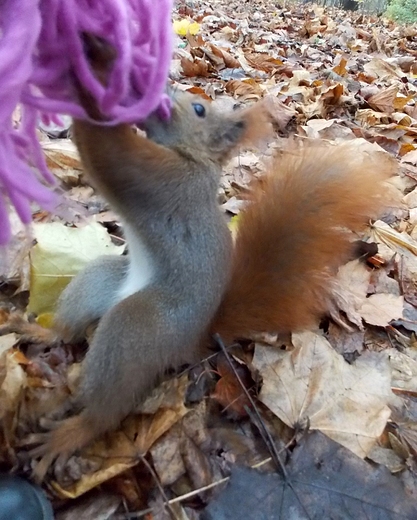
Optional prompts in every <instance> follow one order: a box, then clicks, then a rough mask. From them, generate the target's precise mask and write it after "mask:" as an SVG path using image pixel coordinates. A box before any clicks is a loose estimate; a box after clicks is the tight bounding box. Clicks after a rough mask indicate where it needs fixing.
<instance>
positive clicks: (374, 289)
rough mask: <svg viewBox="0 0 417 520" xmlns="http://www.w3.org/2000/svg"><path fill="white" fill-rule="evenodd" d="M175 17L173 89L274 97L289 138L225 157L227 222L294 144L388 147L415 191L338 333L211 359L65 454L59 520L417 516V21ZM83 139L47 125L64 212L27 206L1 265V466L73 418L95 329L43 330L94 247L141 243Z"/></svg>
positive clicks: (346, 289) (240, 7) (234, 8)
mask: <svg viewBox="0 0 417 520" xmlns="http://www.w3.org/2000/svg"><path fill="white" fill-rule="evenodd" d="M174 18H175V20H176V22H177V23H176V24H175V30H176V31H177V33H178V36H177V41H176V51H175V55H174V60H173V62H172V67H171V78H172V81H173V83H174V87H175V88H178V89H183V90H190V91H191V92H194V93H196V94H200V95H203V96H205V97H207V98H210V99H216V101H217V102H219V103H225V104H227V103H228V104H230V105H233V104H235V105H245V104H247V103H251V102H253V101H257V100H260V99H264V101H265V102H266V103H267V104H268V107H269V110H270V112H271V115H272V117H273V120H274V124H275V129H276V139H275V140H274V142H273V143H272V144H270V145H269V146H266V147H264V149H262V150H252V151H248V152H242V153H241V154H240V155H239V157H238V158H237V159H235V160H233V161H232V162H231V163H230V164H229V165H228V166H227V168H226V169H225V173H224V176H223V178H222V183H221V188H220V190H219V200H220V203H221V205H222V207H223V209H224V211H225V215H226V216H227V217H228V218H231V217H232V216H234V215H238V213H239V211H240V210H241V208H242V207H243V206H244V204H245V195H246V193H247V191H248V190H249V189H250V184H251V182H252V181H253V179H255V178H259V177H260V176H261V175H262V171H263V169H264V167H265V165H267V164H268V159H269V158H270V157H271V156H272V155H273V154H276V153H285V150H286V144H287V143H288V138H292V139H295V140H306V139H321V140H324V141H326V142H328V143H329V144H332V143H337V142H340V141H347V140H349V141H351V142H352V146H353V148H352V150H357V149H358V147H360V148H362V149H364V150H367V151H369V153H384V154H386V158H387V161H388V160H393V161H396V163H397V167H398V168H397V170H398V175H397V176H396V177H395V179H393V181H392V186H391V189H392V190H393V192H395V193H396V194H400V197H401V199H402V204H401V205H399V206H398V207H393V208H392V210H391V211H390V212H388V213H387V214H386V215H385V216H384V218H383V220H381V221H378V222H376V223H374V224H373V225H372V226H371V227H370V228H369V230H368V234H367V236H366V237H363V238H365V239H366V240H367V241H368V242H370V243H372V242H374V243H376V244H377V245H378V251H377V253H376V250H375V251H372V247H373V246H369V251H368V254H366V255H365V256H364V257H363V258H362V259H361V260H353V261H351V262H349V263H348V264H346V265H345V266H343V267H342V268H341V269H340V272H339V275H338V286H337V291H336V293H335V296H336V299H337V302H338V307H339V308H338V311H335V312H334V313H333V315H332V316H331V318H329V319H327V320H325V321H324V322H323V323H322V324H321V328H320V329H318V330H317V331H316V332H309V333H304V334H298V335H294V336H293V337H292V338H281V337H280V338H277V337H271V336H260V337H257V338H248V341H246V342H242V344H240V345H237V346H235V347H233V348H232V349H230V350H229V351H228V355H226V353H222V352H220V353H219V354H217V355H215V354H213V355H212V356H211V357H210V358H208V359H207V360H205V361H204V362H203V363H201V364H200V365H198V366H196V367H191V368H188V369H187V370H185V371H184V372H183V373H182V374H180V375H177V376H175V377H174V376H171V377H170V378H168V380H167V381H166V382H165V383H164V384H163V385H162V386H161V387H159V388H158V389H156V390H155V392H154V393H153V395H152V396H150V398H149V399H148V401H147V402H146V403H145V405H144V406H143V408H142V410H138V411H137V412H138V413H135V414H132V415H131V416H130V417H129V418H127V419H126V421H125V422H124V423H123V425H122V427H121V428H120V430H119V431H117V432H115V433H113V434H111V435H108V436H107V437H105V438H103V439H101V440H99V441H98V442H96V443H95V444H94V445H92V446H90V447H88V448H87V449H86V450H84V451H83V452H81V453H80V454H77V455H76V456H74V457H71V459H69V460H68V461H64V462H63V461H61V462H60V463H57V464H56V465H55V466H54V467H53V468H52V469H51V471H50V472H49V473H48V474H47V476H46V479H45V481H44V483H43V487H44V489H45V491H46V492H47V493H48V495H49V497H50V498H51V500H52V502H53V505H54V508H55V511H56V517H57V518H58V519H61V520H63V519H71V518H103V519H105V518H120V519H122V518H143V517H145V516H146V515H148V516H147V518H155V519H163V518H181V519H185V518H188V519H197V518H201V519H203V518H206V519H216V520H221V519H222V518H229V519H234V518H236V519H237V518H239V519H240V518H253V519H258V518H259V519H261V518H271V519H272V518H274V519H275V518H277V519H278V518H279V519H289V518H306V519H307V518H308V519H312V518H333V519H339V518H340V519H347V518H353V517H355V518H358V519H361V518H366V519H370V518H372V519H391V518H392V519H396V518H410V519H411V518H417V506H416V499H415V497H416V494H417V487H416V483H417V480H416V471H417V467H416V450H417V403H416V397H417V348H416V345H417V343H416V337H415V333H416V330H417V309H416V305H417V291H416V280H417V241H416V238H417V104H416V98H417V40H416V38H417V28H416V27H412V26H408V27H400V26H397V25H395V24H394V23H391V22H388V21H386V20H384V19H378V18H373V17H370V16H364V15H362V14H359V13H356V14H352V13H348V12H343V11H340V10H324V9H322V8H320V7H317V6H314V5H313V4H307V5H304V6H300V5H297V4H292V3H287V5H286V6H285V7H281V6H279V5H278V3H277V2H273V1H269V0H265V1H255V0H253V1H251V2H234V1H232V2H226V1H225V0H220V1H212V2H208V1H206V2H205V1H202V0H195V1H188V2H183V1H180V2H177V5H176V9H175V13H174ZM17 117H18V115H17ZM67 133H68V132H65V131H64V132H62V131H61V130H57V129H56V128H45V127H42V128H40V129H39V135H40V139H41V142H42V143H43V146H44V150H45V154H46V156H47V159H48V164H49V166H50V168H51V169H52V170H53V172H54V173H55V174H56V175H57V177H58V178H59V179H60V181H61V183H62V186H63V191H64V195H63V196H64V200H63V204H62V207H61V211H60V214H59V216H51V215H49V214H47V213H45V212H41V211H39V212H37V213H35V215H34V219H35V224H34V227H33V233H32V235H30V234H28V233H27V231H25V230H23V229H22V228H21V227H19V223H18V221H17V219H13V223H14V228H15V234H14V239H13V241H12V243H11V244H10V247H9V248H8V251H7V255H3V256H2V257H1V258H0V261H1V263H0V266H1V273H2V280H3V283H2V286H1V291H0V332H1V334H2V335H1V337H0V417H1V430H0V436H1V440H2V442H1V444H0V446H1V448H0V461H1V465H2V469H3V470H6V471H17V472H19V473H20V474H24V475H26V476H28V477H29V478H30V475H31V474H32V472H33V470H34V468H35V466H36V461H34V460H31V458H30V457H29V455H28V451H27V444H26V443H27V442H28V440H30V436H31V434H33V433H36V432H38V431H39V430H40V429H41V428H42V424H44V422H45V420H46V419H55V418H59V417H60V416H62V415H63V414H64V413H65V412H66V403H67V399H68V396H70V395H71V394H72V393H73V392H74V391H75V389H76V388H77V384H78V378H79V368H80V364H81V362H82V358H83V355H84V353H85V349H86V348H87V345H88V339H89V338H87V340H86V343H85V344H83V345H65V344H62V343H60V342H58V340H57V338H56V337H55V336H54V333H53V332H52V331H51V330H50V329H48V328H45V327H48V326H49V325H50V323H51V319H52V317H53V304H54V301H55V300H56V297H57V296H58V294H59V292H60V291H61V290H62V287H63V286H64V285H65V284H66V283H67V282H68V280H70V279H71V277H72V276H73V275H74V272H75V271H76V270H77V269H79V268H82V267H83V266H84V265H85V264H86V263H87V262H88V261H89V260H91V259H92V258H93V257H94V256H98V255H100V254H106V253H113V254H114V253H119V254H122V253H123V250H124V241H123V238H122V233H121V228H120V225H119V223H118V219H117V215H115V214H114V213H113V212H112V210H111V208H109V207H108V206H107V204H106V203H105V202H104V201H103V200H102V199H101V198H100V196H98V195H97V194H95V193H94V191H93V190H92V189H91V188H90V187H89V186H88V185H87V184H86V182H85V180H84V175H83V171H82V166H81V165H80V162H79V159H78V155H77V152H76V150H75V147H74V146H73V144H72V142H71V140H70V138H69V137H68V136H67ZM353 153H354V152H353ZM68 224H70V225H71V226H72V227H71V228H68ZM237 224H238V219H237ZM234 225H235V223H234V222H233V220H232V222H231V227H232V229H233V226H234ZM33 238H36V240H37V244H36V245H33ZM69 253H70V254H69ZM306 261H308V259H306ZM300 297H302V295H300ZM28 304H29V307H27V305H28ZM35 317H36V320H35ZM91 333H93V331H91ZM115 348H117V345H116V346H115ZM109 391H111V389H109ZM230 476H231V478H230V480H229V477H230ZM219 493H220V494H219ZM168 502H169V505H167V503H168Z"/></svg>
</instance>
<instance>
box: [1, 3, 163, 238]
mask: <svg viewBox="0 0 417 520" xmlns="http://www.w3.org/2000/svg"><path fill="white" fill-rule="evenodd" d="M171 4H172V0H157V1H155V0H2V1H0V244H4V243H6V242H7V241H8V240H9V238H10V224H9V220H8V201H10V202H11V203H12V204H13V206H14V207H15V209H16V212H17V213H18V215H19V217H20V218H21V220H22V222H24V223H25V224H28V223H30V221H31V216H32V211H31V202H36V203H38V204H39V205H41V206H42V207H44V208H46V209H52V208H53V207H54V205H55V204H56V195H55V194H54V193H53V191H52V190H51V189H49V188H48V187H46V186H45V181H46V182H47V183H49V184H51V185H53V183H54V180H53V176H52V175H51V173H50V172H49V171H48V168H47V166H46V162H45V159H44V156H43V152H42V150H41V148H40V145H39V142H38V139H37V136H36V128H37V123H38V120H39V118H40V117H41V118H43V119H46V120H48V119H49V120H50V119H52V120H56V118H57V116H58V115H59V114H69V115H71V116H73V117H77V118H87V116H86V114H85V112H84V110H83V108H82V107H81V106H80V105H79V104H78V103H77V100H76V99H75V98H74V97H73V89H72V80H71V74H75V75H76V76H77V78H78V80H79V81H80V83H81V84H83V86H84V87H85V88H86V89H87V90H89V91H90V92H91V93H92V95H93V96H94V98H95V99H96V100H97V104H98V106H99V107H100V109H101V110H102V112H103V113H104V114H106V116H107V118H108V124H109V123H110V124H117V123H121V122H125V123H133V122H138V121H141V120H143V119H145V118H146V117H147V116H148V115H149V114H150V113H151V112H153V111H154V110H156V109H158V110H159V113H160V114H161V116H162V117H168V115H169V102H168V99H167V97H166V96H165V94H164V91H165V86H166V81H167V78H168V72H169V63H170V59H171V50H172V49H171V33H172V28H171V7H172V5H171ZM82 32H89V33H92V34H94V35H96V36H99V37H101V38H103V39H104V40H106V41H107V42H109V43H110V44H111V45H112V46H113V47H114V48H115V49H116V51H117V58H116V62H115V64H114V67H113V70H112V72H111V74H110V77H109V82H108V85H107V86H106V87H104V86H103V85H101V84H100V82H99V81H98V80H97V79H96V78H95V76H94V74H93V73H92V71H91V69H90V68H89V64H88V61H87V59H86V57H85V54H84V52H83V46H82V40H81V38H80V34H81V33H82ZM17 106H19V107H20V117H19V116H18V114H16V107H17ZM39 173H40V174H39Z"/></svg>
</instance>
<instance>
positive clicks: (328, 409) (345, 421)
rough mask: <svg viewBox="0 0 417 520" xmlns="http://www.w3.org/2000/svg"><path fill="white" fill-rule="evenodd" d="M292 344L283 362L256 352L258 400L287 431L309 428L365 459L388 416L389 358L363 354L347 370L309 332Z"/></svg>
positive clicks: (297, 336)
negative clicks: (258, 373) (290, 350)
mask: <svg viewBox="0 0 417 520" xmlns="http://www.w3.org/2000/svg"><path fill="white" fill-rule="evenodd" d="M293 343H294V346H295V348H294V350H293V351H292V352H290V353H288V354H287V355H286V356H285V357H283V358H282V356H281V355H278V354H279V353H278V354H277V353H276V352H275V351H274V349H272V348H268V347H263V348H262V347H259V346H257V347H256V349H255V356H254V360H253V365H254V366H255V368H256V369H257V370H259V372H260V374H261V376H262V378H263V386H262V390H261V393H260V395H259V399H260V400H261V401H262V402H263V403H264V404H265V405H266V406H268V408H270V410H272V411H273V412H274V413H275V414H276V415H277V416H278V417H279V418H280V419H281V420H282V421H284V423H285V424H287V425H288V426H291V427H295V426H296V425H297V424H299V425H308V426H309V428H311V429H314V430H316V429H317V430H320V431H322V432H323V433H325V434H326V435H327V436H328V437H330V438H331V439H333V440H335V441H337V442H338V443H340V444H342V446H345V447H346V448H348V449H350V450H351V451H353V453H355V454H356V455H358V456H360V457H366V455H367V453H368V452H369V451H370V449H371V448H372V447H373V446H374V444H375V442H376V440H377V439H378V437H379V436H380V435H381V433H382V432H383V430H384V428H385V425H386V423H387V420H388V418H389V416H390V409H389V408H388V403H389V401H390V399H391V398H392V392H391V375H390V368H389V364H388V360H387V358H386V357H384V356H382V355H381V354H379V355H377V354H372V353H367V355H363V356H361V357H360V358H359V359H357V360H356V361H355V363H354V364H352V365H349V364H348V363H346V361H345V360H344V359H343V357H342V356H340V355H339V354H337V353H336V352H335V351H334V350H333V349H332V347H331V346H330V344H329V343H328V341H326V340H325V339H324V338H323V337H322V336H319V335H317V334H314V333H312V332H306V333H301V334H295V335H293Z"/></svg>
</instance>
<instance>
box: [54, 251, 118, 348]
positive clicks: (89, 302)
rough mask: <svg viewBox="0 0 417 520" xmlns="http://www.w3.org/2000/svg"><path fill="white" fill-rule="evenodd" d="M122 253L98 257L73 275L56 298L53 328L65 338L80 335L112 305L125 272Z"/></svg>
mask: <svg viewBox="0 0 417 520" xmlns="http://www.w3.org/2000/svg"><path fill="white" fill-rule="evenodd" d="M127 270H128V259H127V257H126V256H116V255H109V256H102V257H99V258H97V259H96V260H93V261H92V262H90V263H89V264H88V266H87V267H86V268H85V269H84V270H83V271H81V272H80V273H78V274H77V276H75V278H74V279H73V280H72V281H71V282H70V283H69V285H68V286H67V287H66V288H65V289H64V291H63V293H62V294H61V296H60V298H59V301H58V308H57V312H56V315H55V328H56V329H57V331H58V332H59V334H60V336H61V337H62V339H64V340H65V341H76V340H80V339H82V338H83V337H84V335H85V332H86V329H87V327H88V326H89V325H91V324H92V323H94V322H96V321H98V320H99V319H100V318H102V317H103V316H104V314H106V312H107V311H108V310H110V309H111V308H112V307H113V306H114V305H116V304H117V295H118V292H119V290H120V288H121V286H122V283H123V281H124V279H125V277H126V275H127Z"/></svg>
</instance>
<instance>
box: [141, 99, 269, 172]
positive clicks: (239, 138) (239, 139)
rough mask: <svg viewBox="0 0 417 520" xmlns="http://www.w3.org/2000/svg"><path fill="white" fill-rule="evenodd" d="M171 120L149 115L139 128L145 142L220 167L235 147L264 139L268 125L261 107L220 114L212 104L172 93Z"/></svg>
mask: <svg viewBox="0 0 417 520" xmlns="http://www.w3.org/2000/svg"><path fill="white" fill-rule="evenodd" d="M171 98H172V111H171V118H170V119H169V120H167V121H164V120H161V119H160V118H159V117H157V116H156V115H152V116H151V117H150V118H148V120H147V121H145V123H144V124H143V125H141V126H143V128H144V129H145V130H146V132H147V135H148V137H149V139H152V140H153V141H155V142H157V143H159V144H162V145H164V146H167V147H168V148H178V149H182V150H186V151H187V152H188V153H189V154H190V155H192V156H193V157H195V158H196V159H198V158H201V159H202V160H205V159H206V158H208V159H210V160H213V161H216V162H218V163H224V162H225V161H226V160H227V159H229V158H230V157H231V155H232V154H233V152H234V151H235V150H236V149H237V148H238V147H239V146H248V145H249V146H250V145H251V144H254V143H255V142H256V141H259V140H260V139H263V138H265V137H267V136H268V135H269V134H270V132H271V124H270V121H269V116H268V114H267V111H266V110H265V108H264V107H263V106H261V103H259V104H258V105H259V106H256V105H255V106H253V107H251V108H248V109H242V110H233V109H229V110H222V109H221V107H220V106H218V104H217V103H216V102H211V101H208V100H206V99H203V98H202V97H200V96H197V95H195V94H190V93H188V92H180V91H177V92H173V93H172V94H171Z"/></svg>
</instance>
